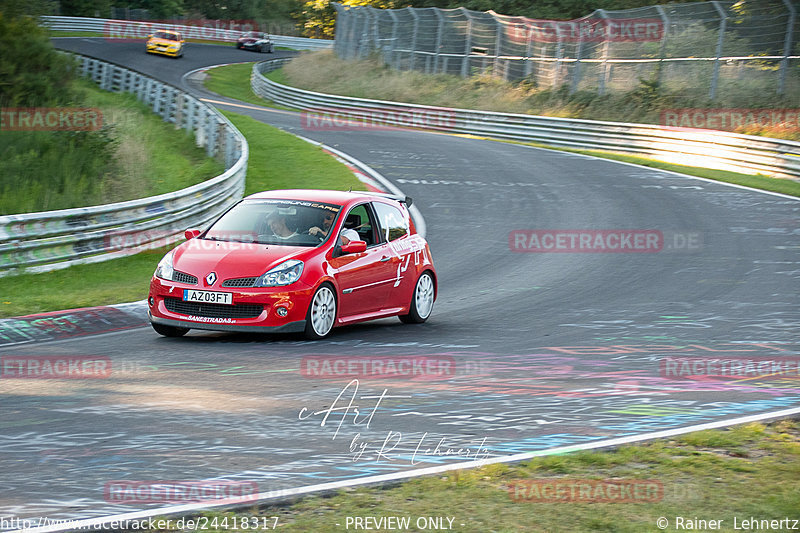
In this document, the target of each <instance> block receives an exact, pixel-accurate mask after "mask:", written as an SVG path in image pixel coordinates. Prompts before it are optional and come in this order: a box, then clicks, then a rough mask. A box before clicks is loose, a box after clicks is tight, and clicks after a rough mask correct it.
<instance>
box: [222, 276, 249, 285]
mask: <svg viewBox="0 0 800 533" xmlns="http://www.w3.org/2000/svg"><path fill="white" fill-rule="evenodd" d="M257 279H258V278H257V277H256V278H231V279H226V280H225V281H223V282H222V286H223V287H252V286H253V285H255V283H256V280H257Z"/></svg>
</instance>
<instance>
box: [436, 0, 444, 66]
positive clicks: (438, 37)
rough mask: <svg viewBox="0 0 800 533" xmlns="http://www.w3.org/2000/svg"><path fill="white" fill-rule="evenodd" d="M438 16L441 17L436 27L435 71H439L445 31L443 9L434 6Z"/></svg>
mask: <svg viewBox="0 0 800 533" xmlns="http://www.w3.org/2000/svg"><path fill="white" fill-rule="evenodd" d="M433 9H434V13H436V18H437V19H439V25H438V27H437V28H436V54H435V55H434V56H433V73H434V74H436V73H438V72H439V53H440V51H441V49H442V32H443V31H444V17H443V16H442V11H441V10H440V9H439V8H438V7H434V8H433Z"/></svg>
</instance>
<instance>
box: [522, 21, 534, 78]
mask: <svg viewBox="0 0 800 533" xmlns="http://www.w3.org/2000/svg"><path fill="white" fill-rule="evenodd" d="M522 33H523V34H524V35H525V38H526V39H527V40H528V43H527V45H526V46H525V70H524V71H523V72H524V73H525V74H524V76H525V77H526V78H529V77H530V76H531V74H532V73H533V59H532V57H533V32H532V31H531V29H530V26H529V25H528V23H527V22H523V23H522Z"/></svg>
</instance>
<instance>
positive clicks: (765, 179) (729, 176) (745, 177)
mask: <svg viewBox="0 0 800 533" xmlns="http://www.w3.org/2000/svg"><path fill="white" fill-rule="evenodd" d="M504 142H510V143H514V144H525V145H528V146H536V147H540V148H548V149H551V150H559V151H562V152H572V153H576V154H584V155H591V156H594V157H600V158H603V159H613V160H615V161H623V162H625V163H633V164H635V165H642V166H645V167H651V168H658V169H661V170H669V171H670V172H678V173H680V174H688V175H690V176H697V177H700V178H706V179H710V180H715V181H723V182H725V183H733V184H735V185H742V186H744V187H751V188H753V189H761V190H765V191H772V192H778V193H781V194H786V195H789V196H800V182H797V181H793V180H788V179H779V178H770V177H769V176H764V175H762V174H756V175H752V174H741V173H739V172H730V171H727V170H715V169H711V168H703V167H690V166H686V165H677V164H675V163H667V162H664V161H659V160H657V159H651V158H648V157H639V156H633V155H625V154H618V153H614V152H604V151H600V150H575V149H572V148H561V147H554V146H548V145H544V144H541V143H520V142H516V141H504Z"/></svg>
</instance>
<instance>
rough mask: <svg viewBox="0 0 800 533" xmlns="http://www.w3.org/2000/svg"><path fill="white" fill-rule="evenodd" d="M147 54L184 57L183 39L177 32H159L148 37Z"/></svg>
mask: <svg viewBox="0 0 800 533" xmlns="http://www.w3.org/2000/svg"><path fill="white" fill-rule="evenodd" d="M147 53H148V54H163V55H165V56H170V57H183V38H182V37H181V34H180V33H178V32H177V31H166V30H161V31H157V32H155V33H154V34H152V35H148V36H147Z"/></svg>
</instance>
